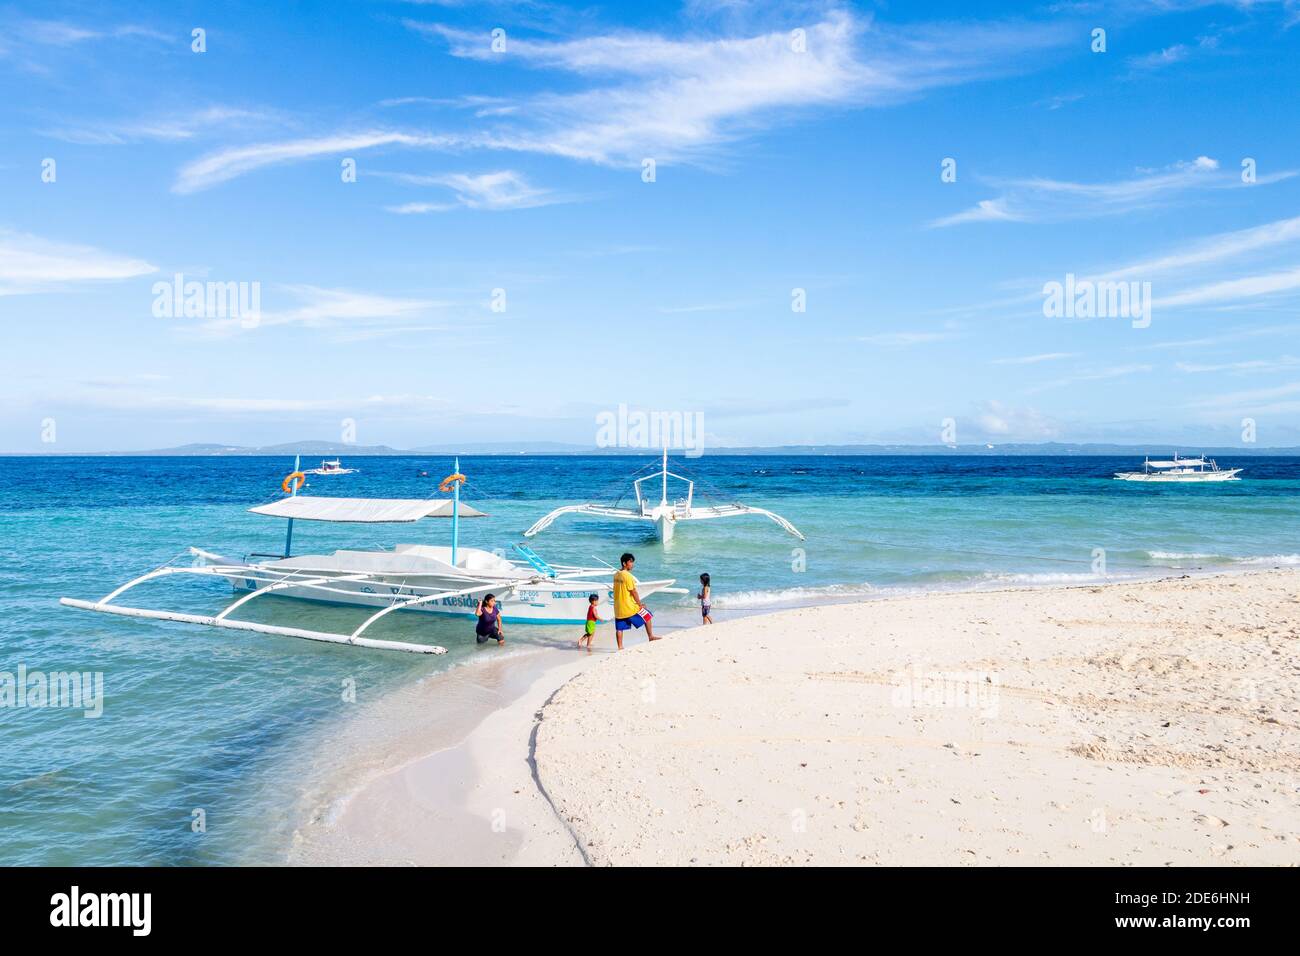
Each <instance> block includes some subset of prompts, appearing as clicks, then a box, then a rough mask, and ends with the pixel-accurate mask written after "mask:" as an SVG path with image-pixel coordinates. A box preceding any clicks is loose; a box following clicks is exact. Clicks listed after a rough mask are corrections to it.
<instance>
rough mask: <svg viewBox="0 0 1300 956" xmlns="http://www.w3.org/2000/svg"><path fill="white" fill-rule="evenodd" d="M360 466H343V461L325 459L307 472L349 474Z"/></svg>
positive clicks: (314, 473)
mask: <svg viewBox="0 0 1300 956" xmlns="http://www.w3.org/2000/svg"><path fill="white" fill-rule="evenodd" d="M360 470H361V469H360V468H344V467H343V462H342V461H340V460H339V459H337V458H335V459H333V460H325V461H322V462H321V463H320V467H319V468H313V469H312V470H311V471H309V472H307V474H309V475H350V474H352V473H353V472H356V471H360Z"/></svg>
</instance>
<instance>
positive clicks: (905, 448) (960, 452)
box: [0, 441, 1300, 458]
mask: <svg viewBox="0 0 1300 956" xmlns="http://www.w3.org/2000/svg"><path fill="white" fill-rule="evenodd" d="M1174 453H1179V454H1181V455H1182V456H1184V457H1188V456H1196V455H1202V454H1204V455H1210V456H1222V457H1238V458H1240V457H1252V456H1281V457H1287V456H1300V447H1295V446H1292V447H1289V448H1258V447H1255V446H1245V445H1237V446H1231V447H1228V446H1218V447H1210V446H1200V445H1190V444H1184V445H1173V444H1168V443H1153V444H1149V445H1110V444H1094V443H1072V442H1044V443H1041V444H1028V443H1023V442H1019V443H1010V444H1006V445H990V444H986V443H979V444H971V445H869V444H857V445H774V446H759V447H753V446H750V447H730V448H727V447H706V448H705V449H704V454H705V455H736V456H739V455H745V456H755V455H772V456H779V455H790V456H794V455H806V456H813V455H826V456H862V457H870V456H877V455H943V456H954V457H962V456H972V455H974V456H982V457H997V456H1029V455H1038V456H1070V455H1076V456H1094V457H1102V456H1106V457H1114V456H1135V457H1143V456H1147V455H1151V456H1155V457H1161V456H1163V457H1168V456H1171V455H1173V454H1174ZM0 454H4V455H6V456H10V457H17V456H21V457H28V456H34V455H61V456H65V457H66V456H75V457H87V458H90V457H187V456H189V457H231V458H233V457H276V458H279V457H284V456H286V455H302V456H303V457H304V458H314V457H343V456H347V457H351V458H369V457H376V456H405V457H409V456H412V455H467V456H473V455H486V456H490V455H538V456H546V455H551V456H563V455H568V456H576V455H588V456H590V455H610V456H623V457H635V458H644V457H647V456H650V455H655V454H658V452H657V450H656V449H653V448H596V447H592V446H586V445H574V444H565V443H564V442H544V441H543V442H537V441H533V442H466V443H464V444H459V445H422V446H420V447H418V448H409V449H401V448H392V447H389V446H388V445H348V444H344V443H342V442H327V441H300V442H285V443H282V444H278V445H261V446H249V445H220V444H212V443H202V444H198V443H196V444H190V445H180V446H178V447H176V448H158V449H152V450H148V451H100V452H58V451H52V452H3V453H0ZM669 454H671V455H673V456H675V457H681V456H682V455H683V454H684V451H683V450H682V449H681V448H677V449H672V448H670V449H669Z"/></svg>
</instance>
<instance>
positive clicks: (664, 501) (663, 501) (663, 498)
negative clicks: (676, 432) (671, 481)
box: [659, 445, 668, 505]
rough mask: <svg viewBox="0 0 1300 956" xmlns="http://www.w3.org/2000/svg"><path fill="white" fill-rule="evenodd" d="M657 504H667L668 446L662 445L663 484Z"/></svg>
mask: <svg viewBox="0 0 1300 956" xmlns="http://www.w3.org/2000/svg"><path fill="white" fill-rule="evenodd" d="M659 504H661V505H666V504H668V446H667V445H664V482H663V490H662V491H661V492H660V493H659Z"/></svg>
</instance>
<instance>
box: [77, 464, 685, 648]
mask: <svg viewBox="0 0 1300 956" xmlns="http://www.w3.org/2000/svg"><path fill="white" fill-rule="evenodd" d="M299 474H301V472H299V471H298V470H297V468H296V467H295V469H294V473H293V475H291V476H290V477H291V478H293V477H294V476H295V475H299ZM464 482H465V476H464V475H462V474H460V467H459V462H457V468H456V471H455V472H454V473H453V474H451V475H449V476H448V477H447V479H446V480H444V481H443V482H442V485H441V486H440V487H441V489H442V490H443V491H447V490H449V488H450V489H451V490H452V497H451V498H450V499H445V498H444V499H428V500H424V499H418V498H417V499H405V498H321V497H314V496H308V495H299V494H297V491H298V488H300V487H301V484H302V482H301V480H298V481H296V482H289V481H288V479H286V483H288V484H289V486H290V490H289V496H288V497H286V498H282V499H280V500H278V501H273V502H271V503H270V504H265V505H258V506H257V507H255V508H250V509H249V511H250V512H252V513H253V514H258V515H267V516H269V517H273V518H285V519H287V520H288V530H287V532H286V534H285V543H284V554H283V555H256V554H254V555H249V556H248V557H246V558H244V559H242V560H241V559H233V558H227V557H223V556H221V555H219V554H214V553H212V552H210V551H205V550H203V549H201V548H190V549H189V551H188V556H189V560H188V561H187V562H184V563H174V562H177V561H179V560H180V559H181V558H182V557H183V556H178V558H177V559H173V562H169V563H167V564H165V565H163V566H161V567H159V568H155V569H154V570H152V571H150V572H148V573H147V574H142V575H140V576H139V577H137V578H135V579H134V580H131V581H128V582H127V583H126V584H123V585H122V586H121V587H119V588H117V589H116V590H114V591H112V592H110V593H109V594H107V595H105V596H104V597H102V598H100V599H99V600H98V601H82V600H78V599H75V598H66V597H65V598H61V599H60V603H62V604H65V605H67V606H68V607H75V608H81V609H83V610H87V611H99V612H102V613H106V614H121V615H124V616H127V617H142V618H153V619H155V620H160V621H176V622H180V623H183V624H201V625H206V626H209V627H222V628H229V629H232V630H243V631H253V632H256V633H259V634H276V635H280V636H284V637H299V638H304V639H306V640H313V641H326V642H329V643H333V644H351V645H353V646H357V647H371V648H379V649H382V650H394V651H410V652H413V653H419V654H445V653H446V648H443V647H437V646H434V645H430V644H415V643H409V642H403V641H386V640H379V639H375V638H370V637H363V636H362V635H363V634H364V633H365V632H366V631H367V630H369V628H370V627H371V626H372V625H373V624H374V623H375V622H376V621H378V620H380V619H381V618H383V617H385V616H386V615H388V614H390V613H392V612H393V611H401V610H409V611H425V612H431V613H436V614H453V615H460V616H472V615H473V613H474V608H475V606H476V605H477V603H478V601H479V600H480V599H481V598H482V597H483V595H485V594H487V593H488V592H491V593H493V594H495V595H496V596H497V600H498V602H499V604H500V607H501V616H502V619H503V620H505V621H523V622H529V623H534V624H581V623H583V622H585V620H586V617H587V606H588V605H587V599H588V596H589V595H591V594H593V593H598V594H601V595H603V596H606V597H607V596H608V595H609V592H610V590H611V588H612V577H613V570H614V569H613V568H612V567H603V568H581V567H572V566H565V565H555V566H552V565H549V564H547V563H546V562H545V561H543V560H542V559H541V558H540V557H539V556H538V555H537V554H536V553H535V552H534V551H533V550H532V549H531V548H528V547H525V546H522V545H516V546H515V553H516V554H517V555H518V556H519V559H510V558H507V557H505V556H504V554H501V553H494V552H492V551H484V550H481V549H479V548H462V547H460V546H459V532H460V519H461V518H478V517H485V514H484V512H482V511H479V510H478V509H476V508H472V507H470V506H468V505H464V504H462V503H461V501H460V488H461V485H462V484H463V483H464ZM422 518H451V522H452V524H451V527H452V536H451V547H449V548H448V547H436V546H431V545H423V544H399V545H397V546H396V547H395V548H394V549H393V550H391V551H383V550H380V551H335V552H333V553H332V554H304V555H292V554H291V548H292V544H293V525H294V522H295V521H329V522H342V523H355V524H379V523H407V522H414V521H419V520H420V519H422ZM254 559H260V560H254ZM177 574H188V575H197V576H201V577H215V578H224V579H225V580H226V581H228V582H229V583H230V585H231V586H232V587H233V588H234V589H235V590H236V591H238V592H242V594H241V596H240V597H239V598H238V599H237V600H235V601H234V602H233V603H231V604H229V605H227V606H226V608H225V609H224V610H222V611H221V612H219V613H218V614H215V615H202V614H183V613H179V612H175V611H160V610H152V609H149V608H139V607H127V606H124V605H121V604H116V603H114V602H115V601H116V600H117V599H118V597H120V596H121V595H122V594H123V593H125V592H126V591H128V590H130V589H132V588H135V587H137V586H139V585H141V584H144V583H146V582H148V581H153V580H155V579H158V578H163V577H168V576H171V575H177ZM672 584H673V579H671V578H670V579H667V580H660V581H641V582H639V587H638V592H639V594H640V595H641V597H642V598H645V597H647V596H649V595H651V594H655V593H657V592H670V593H682V594H684V593H686V592H685V591H684V590H683V589H680V588H676V589H674V588H671V587H670V585H672ZM268 595H269V596H276V597H289V598H299V599H301V600H306V601H315V602H320V603H328V604H343V605H353V606H357V607H364V608H371V609H376V610H375V611H374V613H373V614H371V615H369V616H368V617H367V618H366V619H365V620H364V621H363V622H362V623H361V624H360V626H358V627H357V628H356V629H355V630H353V631H351V632H350V633H347V634H340V633H334V632H329V631H316V630H309V629H306V628H299V627H281V626H277V625H271V624H262V623H259V622H256V621H244V620H237V619H235V618H232V617H231V613H232V612H233V611H235V610H237V609H239V608H241V607H243V606H244V605H246V604H248V603H249V602H250V601H252V600H254V599H256V598H259V597H262V596H268Z"/></svg>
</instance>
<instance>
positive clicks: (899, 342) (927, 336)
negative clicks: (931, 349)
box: [858, 332, 957, 348]
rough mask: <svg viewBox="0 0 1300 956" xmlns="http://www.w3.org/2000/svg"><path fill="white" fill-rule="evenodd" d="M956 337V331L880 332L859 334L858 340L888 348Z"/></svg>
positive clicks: (904, 346) (942, 340)
mask: <svg viewBox="0 0 1300 956" xmlns="http://www.w3.org/2000/svg"><path fill="white" fill-rule="evenodd" d="M956 337H957V333H955V332H879V333H876V334H874V335H861V336H858V341H859V342H865V343H866V344H867V345H880V346H884V347H886V348H906V347H907V346H909V345H926V344H928V343H930V342H945V341H947V340H949V339H953V338H956Z"/></svg>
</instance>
